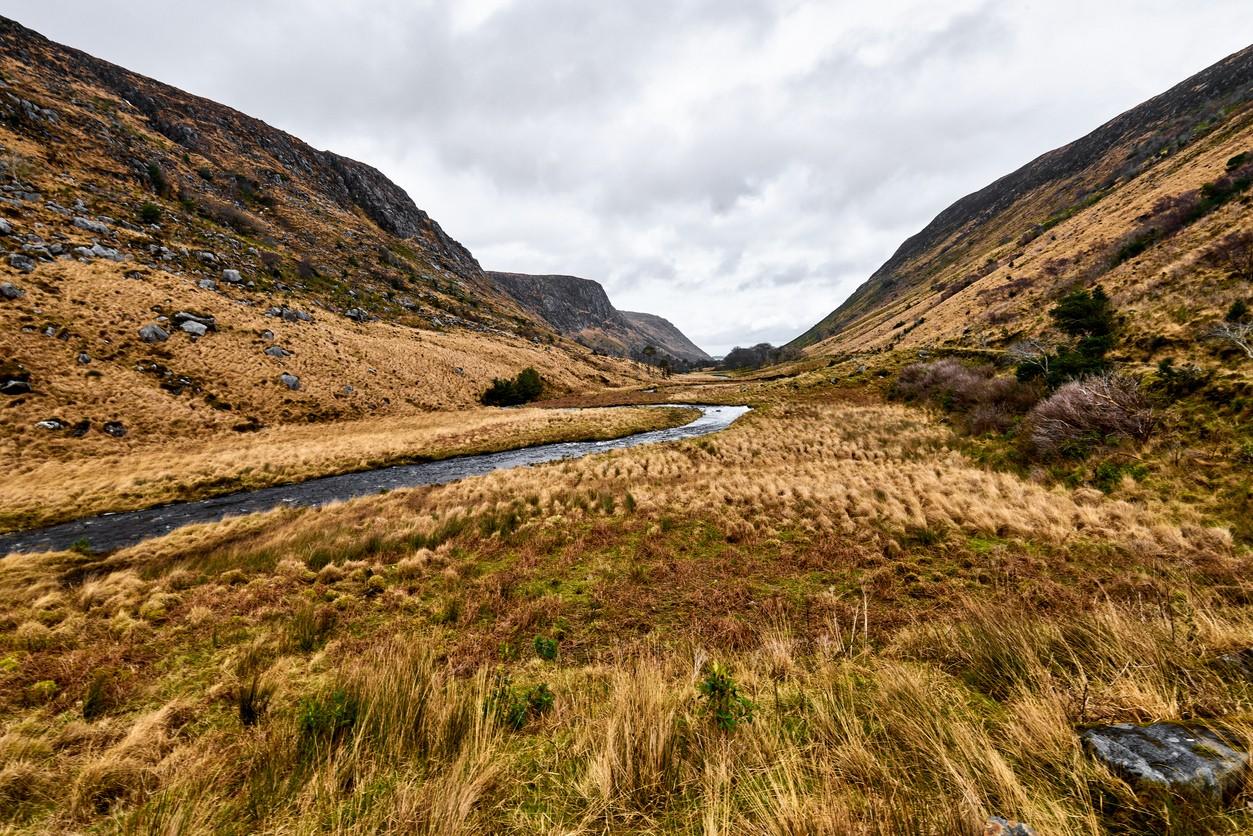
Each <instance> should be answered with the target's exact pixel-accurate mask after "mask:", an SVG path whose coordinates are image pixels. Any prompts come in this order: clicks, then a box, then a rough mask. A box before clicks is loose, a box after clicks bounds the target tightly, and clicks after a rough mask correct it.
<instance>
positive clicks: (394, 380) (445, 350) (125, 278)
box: [0, 18, 641, 453]
mask: <svg viewBox="0 0 1253 836" xmlns="http://www.w3.org/2000/svg"><path fill="white" fill-rule="evenodd" d="M0 246H3V248H4V251H5V254H4V255H3V256H0V346H2V347H3V351H2V352H0V392H2V393H3V394H0V402H2V403H3V405H4V406H5V407H6V408H5V409H3V410H0V433H2V435H3V438H4V439H5V449H6V450H7V451H8V452H17V453H20V451H21V450H23V449H28V448H30V447H31V445H36V446H40V447H47V446H48V445H52V446H53V447H64V448H66V449H67V450H68V449H73V450H75V451H81V450H85V449H90V448H92V447H104V448H110V449H112V448H113V447H117V446H119V445H121V446H126V445H132V444H137V443H142V442H143V440H144V439H151V438H154V437H158V436H178V435H186V434H193V433H200V432H204V431H216V430H221V431H229V430H230V429H232V428H234V429H238V430H241V431H242V430H248V429H254V428H256V427H257V426H260V425H263V424H265V425H269V424H282V423H285V422H293V421H294V422H301V423H304V422H309V421H324V420H331V419H335V418H342V417H353V416H357V415H362V414H374V413H380V412H382V413H388V412H404V411H414V410H429V409H443V408H459V407H464V406H468V405H471V404H474V403H476V401H477V398H478V396H479V394H480V393H481V392H482V391H483V390H484V389H485V388H486V387H487V386H488V385H489V384H490V382H491V380H492V378H494V377H503V376H507V375H510V374H513V373H516V372H517V371H518V370H519V369H521V368H524V367H526V366H534V367H535V368H537V369H538V370H539V371H540V372H541V373H542V374H543V376H544V378H545V379H546V380H547V381H548V383H549V385H550V387H551V389H552V390H553V391H554V392H569V391H574V390H586V389H589V388H600V387H603V386H604V385H606V384H609V383H627V382H631V381H633V380H638V379H641V378H640V372H639V370H638V369H636V368H634V367H633V366H632V365H631V364H629V363H625V362H621V361H617V360H614V359H612V358H606V357H598V356H594V353H593V352H591V351H589V350H587V349H586V348H585V347H583V346H580V345H578V344H576V343H574V342H573V341H570V340H567V339H565V338H563V337H561V335H560V334H558V333H557V332H556V331H554V329H553V328H552V326H550V325H548V324H547V322H545V321H544V320H542V319H540V318H538V317H536V316H535V315H533V314H531V313H530V312H528V311H526V310H523V309H522V308H520V307H519V306H518V305H517V303H516V302H514V301H513V299H512V298H510V297H509V296H507V295H506V294H503V293H501V292H500V291H499V290H498V289H497V287H496V285H495V284H494V283H493V282H491V281H490V280H489V279H488V278H487V277H486V275H485V274H484V272H483V270H482V269H481V268H480V266H479V264H478V262H477V261H476V260H475V258H474V256H473V255H472V254H471V253H470V252H469V251H468V250H467V249H466V248H465V247H463V246H462V245H461V244H459V243H458V242H457V241H456V240H454V239H453V238H452V237H451V236H449V235H448V234H447V233H446V232H445V231H444V230H443V229H442V228H441V227H440V225H439V224H438V223H436V222H435V221H434V220H433V219H432V218H431V217H430V216H429V215H427V213H426V212H424V211H422V210H421V209H419V208H418V206H417V205H416V204H415V203H414V201H413V200H412V199H411V198H410V197H409V195H407V194H406V193H405V192H404V191H403V190H402V189H400V188H399V187H398V186H396V185H395V184H394V183H392V182H391V181H390V180H388V179H387V178H386V177H385V176H384V175H383V174H381V173H380V172H379V171H377V170H376V169H374V168H372V167H370V166H369V165H366V164H364V163H360V162H357V161H355V160H350V159H348V158H346V157H342V156H340V155H338V154H334V153H332V152H329V151H319V150H317V149H314V148H312V147H310V146H309V145H307V144H306V143H304V142H302V141H301V140H299V139H297V138H296V137H293V136H291V135H289V134H287V133H284V132H283V131H281V130H278V129H276V128H273V127H271V126H269V125H267V124H265V123H264V122H262V121H260V120H257V119H254V118H252V117H249V116H246V115H244V114H242V113H239V112H237V111H235V110H232V109H231V108H229V107H225V106H223V105H220V104H217V103H215V102H212V101H209V100H207V99H204V98H200V97H198V96H194V95H190V94H188V93H185V92H183V91H181V90H178V89H175V88H173V87H170V86H168V85H165V84H162V83H160V82H157V81H153V80H152V79H148V78H145V77H143V76H140V75H138V74H135V73H132V72H129V71H127V70H125V69H123V68H121V67H117V66H115V65H113V64H110V63H108V62H105V61H102V60H99V59H97V58H93V57H92V56H90V55H87V54H85V53H83V52H80V51H78V50H75V49H71V48H68V47H64V46H61V45H58V44H56V43H53V42H51V41H49V40H47V39H46V38H44V37H42V36H41V35H39V34H37V33H35V32H32V31H30V30H29V29H26V28H24V27H22V26H21V25H19V24H17V23H15V22H14V21H11V20H7V19H3V18H0ZM111 446H112V447H111ZM10 447H11V448H12V449H11V450H10V449H9V448H10Z"/></svg>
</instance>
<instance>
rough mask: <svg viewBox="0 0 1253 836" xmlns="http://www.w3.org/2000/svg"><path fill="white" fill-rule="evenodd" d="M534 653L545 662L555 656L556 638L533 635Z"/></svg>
mask: <svg viewBox="0 0 1253 836" xmlns="http://www.w3.org/2000/svg"><path fill="white" fill-rule="evenodd" d="M535 655H536V656H538V657H540V658H541V659H543V660H544V661H546V662H551V661H553V660H554V659H556V658H557V640H556V639H551V638H549V637H548V636H536V637H535Z"/></svg>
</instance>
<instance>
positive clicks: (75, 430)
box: [70, 418, 91, 438]
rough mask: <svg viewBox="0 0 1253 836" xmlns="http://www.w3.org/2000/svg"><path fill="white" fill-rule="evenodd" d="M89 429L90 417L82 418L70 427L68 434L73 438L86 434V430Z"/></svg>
mask: <svg viewBox="0 0 1253 836" xmlns="http://www.w3.org/2000/svg"><path fill="white" fill-rule="evenodd" d="M90 429H91V419H90V418H84V419H83V420H81V421H79V422H78V423H77V424H75V425H74V426H72V427H70V435H71V436H73V437H74V438H82V437H83V436H85V435H87V431H88V430H90Z"/></svg>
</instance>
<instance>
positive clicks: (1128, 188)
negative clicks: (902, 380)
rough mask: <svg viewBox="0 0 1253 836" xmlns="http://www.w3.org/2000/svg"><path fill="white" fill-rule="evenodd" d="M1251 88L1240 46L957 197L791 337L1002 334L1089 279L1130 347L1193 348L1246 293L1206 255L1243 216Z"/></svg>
mask: <svg viewBox="0 0 1253 836" xmlns="http://www.w3.org/2000/svg"><path fill="white" fill-rule="evenodd" d="M1251 100H1253V47H1250V48H1248V49H1245V50H1242V51H1241V52H1239V53H1236V54H1234V55H1232V56H1230V57H1228V58H1227V59H1225V60H1223V61H1221V62H1219V63H1217V64H1215V65H1214V66H1212V67H1210V68H1208V69H1206V70H1204V71H1203V72H1200V73H1198V74H1197V75H1195V76H1193V77H1192V78H1189V79H1188V80H1186V81H1184V82H1182V83H1181V84H1179V85H1177V86H1175V87H1173V88H1171V89H1170V90H1168V91H1167V92H1165V93H1163V94H1161V95H1159V96H1156V97H1154V98H1152V99H1150V100H1148V101H1147V102H1144V103H1143V104H1141V105H1139V106H1138V107H1135V108H1133V109H1132V110H1129V111H1127V112H1126V113H1124V114H1122V115H1121V116H1118V117H1117V118H1115V119H1113V120H1111V121H1110V122H1108V123H1106V124H1105V125H1103V126H1101V127H1100V128H1098V129H1097V130H1095V131H1093V132H1092V133H1090V134H1088V135H1087V136H1085V137H1083V138H1082V139H1079V140H1077V141H1075V142H1073V143H1071V144H1069V145H1067V146H1064V147H1062V148H1059V149H1056V150H1054V151H1051V152H1049V153H1047V154H1044V155H1043V156H1041V157H1039V158H1038V159H1036V160H1033V161H1032V162H1030V163H1028V164H1027V165H1025V166H1023V167H1022V168H1020V169H1018V170H1017V171H1015V172H1013V173H1012V174H1009V175H1006V176H1005V177H1002V178H1001V179H999V180H997V181H996V182H994V183H992V184H991V185H989V186H987V187H986V188H984V189H981V190H980V191H978V192H975V193H974V194H971V195H968V196H966V197H964V198H962V199H961V200H959V201H957V202H956V203H954V204H953V205H952V206H950V207H949V208H947V209H945V210H944V211H943V212H941V213H940V214H939V215H938V216H936V218H935V219H934V220H933V221H932V222H931V223H930V224H928V225H927V227H926V228H924V229H923V230H922V231H921V232H919V233H918V234H917V235H914V236H913V237H911V238H909V239H908V240H906V241H905V242H904V243H903V244H902V245H901V246H900V248H899V249H898V250H897V251H896V253H895V254H893V256H892V257H891V258H890V259H889V260H888V261H887V262H886V263H885V264H884V265H883V266H882V267H880V268H879V269H878V270H877V271H875V273H874V274H873V275H872V276H871V277H870V278H869V279H868V280H867V281H866V282H865V283H864V284H863V285H862V286H861V287H859V288H858V289H857V290H856V292H854V293H853V294H852V295H851V296H850V297H849V298H848V300H846V301H845V302H844V303H843V304H841V305H840V306H839V307H838V308H837V309H836V310H835V311H833V312H832V313H831V314H830V315H828V316H827V317H825V318H824V319H823V320H822V321H821V322H819V323H818V324H817V325H815V326H814V327H813V328H811V329H810V330H809V331H807V332H805V333H804V334H802V335H801V336H799V337H798V338H797V339H796V340H794V341H793V342H792V343H791V344H790V345H791V346H792V347H795V348H805V349H806V350H807V351H808V352H809V353H811V354H833V353H841V352H848V351H868V350H869V351H877V350H883V349H889V348H895V347H900V348H923V347H940V346H954V347H969V348H986V347H995V346H998V345H1005V344H1007V343H1008V342H1010V341H1011V340H1012V339H1014V338H1015V337H1016V336H1018V335H1021V334H1029V333H1034V332H1038V331H1039V330H1041V329H1042V328H1043V327H1044V325H1045V316H1044V312H1045V311H1046V310H1047V309H1048V307H1049V305H1050V303H1051V301H1052V300H1053V299H1055V298H1056V297H1057V296H1059V295H1060V294H1061V293H1062V292H1063V291H1064V290H1065V289H1067V288H1069V287H1072V286H1074V285H1088V284H1091V283H1093V282H1096V281H1099V282H1100V283H1101V284H1102V285H1103V286H1104V287H1105V288H1106V290H1107V291H1108V292H1109V293H1110V295H1111V296H1112V297H1113V298H1114V301H1115V303H1116V304H1117V305H1118V306H1119V307H1120V308H1122V309H1124V310H1125V311H1127V312H1128V314H1129V322H1128V327H1127V330H1126V334H1125V336H1126V337H1127V341H1126V342H1127V343H1128V344H1129V345H1130V346H1132V347H1134V348H1135V350H1136V351H1138V352H1139V353H1140V354H1141V355H1142V357H1143V359H1150V358H1152V357H1153V356H1155V354H1160V353H1163V352H1166V353H1169V352H1170V351H1171V350H1172V348H1173V349H1174V350H1176V351H1177V350H1178V349H1179V348H1180V347H1183V346H1191V345H1192V344H1194V343H1195V342H1196V341H1197V335H1198V333H1199V332H1200V331H1201V330H1203V329H1204V327H1205V326H1206V325H1207V324H1208V323H1210V322H1212V321H1213V320H1214V319H1215V318H1216V317H1218V316H1220V315H1221V313H1222V311H1224V310H1225V309H1226V308H1227V306H1229V305H1230V304H1231V303H1232V302H1233V301H1234V300H1235V299H1237V298H1240V297H1241V296H1242V295H1247V293H1248V284H1247V282H1246V281H1243V280H1242V279H1240V278H1238V277H1235V278H1233V277H1232V276H1230V273H1231V272H1232V271H1231V270H1230V269H1228V268H1227V267H1226V266H1225V265H1223V264H1220V263H1215V260H1214V259H1212V258H1211V257H1209V256H1208V255H1207V254H1208V252H1209V251H1210V250H1211V249H1212V248H1213V247H1214V245H1215V244H1216V243H1217V242H1218V241H1220V240H1221V239H1223V238H1224V237H1225V236H1227V235H1229V234H1231V233H1233V232H1236V231H1241V230H1245V231H1247V230H1249V229H1250V228H1253V216H1251V215H1250V213H1249V195H1248V193H1247V191H1246V189H1247V186H1248V181H1249V177H1250V172H1253V166H1251V165H1250V162H1251V161H1253V157H1243V158H1242V157H1240V156H1239V155H1241V154H1244V153H1246V152H1249V151H1253V106H1251ZM1207 184H1208V185H1207Z"/></svg>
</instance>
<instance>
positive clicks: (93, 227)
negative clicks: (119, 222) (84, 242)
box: [73, 215, 109, 235]
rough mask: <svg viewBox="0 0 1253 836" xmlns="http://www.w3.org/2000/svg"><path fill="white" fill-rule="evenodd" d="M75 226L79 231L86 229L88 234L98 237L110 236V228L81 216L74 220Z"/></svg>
mask: <svg viewBox="0 0 1253 836" xmlns="http://www.w3.org/2000/svg"><path fill="white" fill-rule="evenodd" d="M73 224H74V226H76V227H78V228H79V229H85V230H87V231H88V232H94V233H96V234H97V235H108V234H109V228H108V227H107V226H105V225H104V224H102V223H100V221H93V220H92V219H91V218H84V217H82V216H81V215H80V216H79V217H77V218H75V219H74V220H73Z"/></svg>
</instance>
